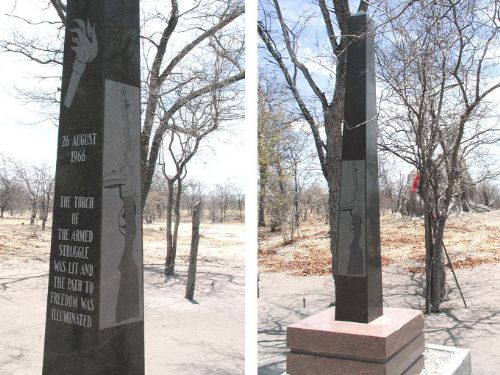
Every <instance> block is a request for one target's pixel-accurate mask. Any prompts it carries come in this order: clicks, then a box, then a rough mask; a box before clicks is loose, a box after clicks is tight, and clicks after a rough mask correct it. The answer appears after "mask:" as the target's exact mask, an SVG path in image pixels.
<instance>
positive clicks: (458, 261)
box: [258, 211, 500, 375]
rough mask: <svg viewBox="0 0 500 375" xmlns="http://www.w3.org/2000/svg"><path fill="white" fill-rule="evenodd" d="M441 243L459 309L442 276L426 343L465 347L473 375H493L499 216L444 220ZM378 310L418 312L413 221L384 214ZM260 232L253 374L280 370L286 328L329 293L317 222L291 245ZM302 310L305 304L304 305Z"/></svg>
mask: <svg viewBox="0 0 500 375" xmlns="http://www.w3.org/2000/svg"><path fill="white" fill-rule="evenodd" d="M450 224H451V225H450V231H449V232H448V235H447V238H446V244H447V248H448V250H449V252H450V256H451V257H452V262H453V264H455V265H456V266H457V268H458V269H457V270H456V272H457V277H458V280H459V282H460V285H461V287H462V291H463V293H464V295H465V299H466V302H467V304H468V308H465V307H464V305H463V302H462V299H461V297H460V294H459V293H458V289H457V288H456V285H455V283H454V280H453V278H452V274H451V273H450V272H448V276H447V282H448V286H449V287H450V294H449V300H448V301H446V302H444V303H443V304H442V313H440V314H434V315H431V316H426V317H425V324H426V327H425V335H426V341H427V342H429V343H434V344H439V345H452V346H457V347H462V348H467V349H470V350H471V353H472V368H473V373H474V374H475V375H496V374H500V350H499V349H498V348H499V347H500V264H499V263H498V259H499V255H500V237H499V236H500V231H499V228H500V212H498V211H497V212H492V213H488V214H483V215H462V216H459V217H454V218H452V220H451V222H450ZM381 237H382V253H383V256H384V259H385V260H386V263H387V264H388V265H386V266H384V267H383V287H384V306H387V307H404V308H413V309H421V310H423V309H424V306H425V301H424V299H423V297H422V295H421V294H422V291H423V285H424V282H425V280H424V278H423V275H422V274H421V273H419V272H416V273H415V272H411V270H418V269H419V268H421V266H422V265H423V259H424V258H423V257H422V254H421V253H422V249H421V247H420V245H419V244H420V242H421V241H422V240H423V227H422V224H421V222H420V221H419V220H409V219H403V218H397V217H384V219H383V220H382V227H381ZM280 240H281V238H280V237H279V236H277V235H273V234H270V233H260V241H259V264H260V268H259V269H260V275H259V277H260V283H259V285H260V289H259V291H260V298H259V327H258V340H259V343H258V348H259V354H258V366H259V375H278V374H280V375H281V374H283V373H284V371H285V362H286V355H285V351H286V327H287V326H288V325H289V324H291V323H294V322H296V321H298V320H301V319H303V318H305V317H308V316H310V315H313V314H315V313H317V312H319V311H322V310H324V309H326V308H328V306H329V304H330V303H331V302H332V300H333V296H334V295H335V289H334V284H333V280H332V278H331V276H330V275H329V273H330V264H331V258H330V256H329V252H328V238H327V236H326V229H325V228H324V226H323V224H322V223H320V225H319V226H314V225H311V226H305V227H304V228H303V229H302V237H301V238H300V239H299V240H298V241H297V242H296V243H294V244H292V245H287V246H284V247H283V246H281V245H280V244H279V242H280ZM304 305H305V307H304Z"/></svg>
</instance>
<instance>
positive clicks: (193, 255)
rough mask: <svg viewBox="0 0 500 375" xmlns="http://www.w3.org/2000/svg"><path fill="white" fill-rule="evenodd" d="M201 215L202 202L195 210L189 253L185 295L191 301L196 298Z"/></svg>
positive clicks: (197, 204)
mask: <svg viewBox="0 0 500 375" xmlns="http://www.w3.org/2000/svg"><path fill="white" fill-rule="evenodd" d="M200 213H201V202H197V203H196V205H195V206H194V208H193V229H192V234H191V250H190V252H189V268H188V278H187V285H186V295H185V298H187V299H188V300H190V301H192V300H193V298H194V286H195V283H196V263H197V260H198V244H199V243H200Z"/></svg>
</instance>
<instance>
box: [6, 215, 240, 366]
mask: <svg viewBox="0 0 500 375" xmlns="http://www.w3.org/2000/svg"><path fill="white" fill-rule="evenodd" d="M22 223H24V224H22ZM27 224H28V221H27V219H10V218H5V219H0V302H1V304H2V306H1V308H0V322H2V324H0V374H1V375H33V374H40V373H41V367H42V358H43V338H44V330H45V309H46V296H47V285H48V279H47V276H48V267H49V265H48V259H49V247H50V228H48V230H46V231H45V232H41V231H40V230H39V228H38V229H36V228H33V227H30V226H29V225H27ZM190 231H191V226H190V224H189V223H187V222H186V223H182V224H181V226H180V234H179V236H180V238H179V240H180V241H179V249H178V262H177V266H176V276H175V277H173V278H171V279H169V280H168V281H167V282H165V278H164V276H163V275H162V270H163V263H164V256H165V245H164V243H163V239H164V236H165V234H164V224H160V223H158V224H147V225H145V226H144V262H145V265H144V289H145V291H144V305H145V306H144V311H145V318H144V321H145V349H146V352H145V353H146V358H145V362H146V374H151V375H157V374H181V375H182V374H186V375H187V374H221V375H226V374H227V375H230V374H231V375H233V374H243V373H244V311H245V310H244V309H245V308H244V301H245V299H244V225H243V224H238V223H231V224H208V223H202V225H201V228H200V233H201V239H200V248H199V260H198V274H197V280H196V289H195V295H194V298H195V301H196V302H195V303H191V302H189V301H188V300H186V299H184V292H185V285H186V275H187V259H188V251H189V243H190Z"/></svg>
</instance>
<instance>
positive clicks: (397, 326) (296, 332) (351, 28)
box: [287, 12, 425, 375]
mask: <svg viewBox="0 0 500 375" xmlns="http://www.w3.org/2000/svg"><path fill="white" fill-rule="evenodd" d="M348 35H350V36H351V37H350V40H349V42H348V46H347V52H346V53H347V56H346V58H347V70H346V88H345V108H344V128H343V136H342V178H341V194H340V217H339V229H338V234H339V241H338V256H337V259H334V264H335V271H336V275H337V277H336V283H335V293H336V307H335V308H330V309H328V310H325V311H323V312H320V313H318V314H316V315H313V316H311V317H309V318H306V319H303V320H301V321H299V322H297V323H295V324H292V325H290V326H288V328H287V346H288V347H289V348H290V352H289V353H288V356H287V373H288V374H290V375H331V374H394V375H400V374H403V373H404V374H418V373H419V372H420V371H421V370H422V368H423V366H424V358H423V355H422V353H423V351H424V346H425V340H424V334H423V328H424V320H423V316H422V313H421V312H420V311H418V310H409V309H395V308H383V307H382V269H381V262H380V259H381V257H380V223H379V202H378V200H379V197H378V165H377V164H378V162H377V109H376V95H375V52H374V36H373V30H372V28H371V25H370V22H369V20H368V17H367V15H366V14H365V13H364V12H359V13H356V14H354V15H352V16H351V17H350V18H349V22H348Z"/></svg>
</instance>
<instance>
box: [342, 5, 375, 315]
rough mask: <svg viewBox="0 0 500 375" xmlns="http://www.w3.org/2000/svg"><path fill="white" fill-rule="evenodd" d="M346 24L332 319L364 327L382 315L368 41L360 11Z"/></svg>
mask: <svg viewBox="0 0 500 375" xmlns="http://www.w3.org/2000/svg"><path fill="white" fill-rule="evenodd" d="M348 25H349V26H348V27H349V35H357V37H354V38H352V39H351V41H350V43H349V45H348V48H347V71H346V93H345V109H344V128H343V137H342V178H341V198H340V217H339V252H338V259H336V260H335V269H336V272H337V279H336V313H335V317H336V319H337V320H343V321H352V322H359V323H368V322H370V321H372V320H374V319H376V318H378V317H379V316H381V315H382V271H381V264H380V222H379V219H380V217H379V197H378V174H377V170H378V160H377V109H376V95H375V55H374V37H373V32H372V28H371V25H370V23H369V21H368V17H367V15H366V14H365V13H363V12H360V13H357V14H354V15H352V16H351V17H350V18H349V24H348Z"/></svg>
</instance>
